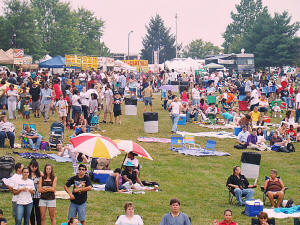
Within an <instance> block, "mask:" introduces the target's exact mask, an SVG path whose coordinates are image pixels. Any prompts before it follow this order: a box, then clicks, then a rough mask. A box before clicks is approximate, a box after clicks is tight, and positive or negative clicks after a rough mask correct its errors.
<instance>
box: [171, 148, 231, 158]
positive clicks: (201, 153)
mask: <svg viewBox="0 0 300 225" xmlns="http://www.w3.org/2000/svg"><path fill="white" fill-rule="evenodd" d="M171 150H172V151H174V152H178V153H181V154H184V155H191V156H230V154H229V153H227V152H217V151H208V150H205V149H201V148H190V149H188V148H171Z"/></svg>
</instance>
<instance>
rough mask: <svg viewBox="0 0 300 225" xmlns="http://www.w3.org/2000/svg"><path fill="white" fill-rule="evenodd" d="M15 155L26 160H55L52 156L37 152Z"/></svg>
mask: <svg viewBox="0 0 300 225" xmlns="http://www.w3.org/2000/svg"><path fill="white" fill-rule="evenodd" d="M14 154H17V155H19V156H21V157H22V158H25V159H32V158H35V159H52V160H54V158H52V157H51V156H50V155H48V154H41V153H37V152H22V153H20V152H14Z"/></svg>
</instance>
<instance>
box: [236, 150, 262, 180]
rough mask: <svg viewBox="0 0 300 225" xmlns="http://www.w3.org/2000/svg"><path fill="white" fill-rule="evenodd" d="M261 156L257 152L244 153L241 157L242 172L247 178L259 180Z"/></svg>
mask: <svg viewBox="0 0 300 225" xmlns="http://www.w3.org/2000/svg"><path fill="white" fill-rule="evenodd" d="M260 160H261V154H259V153H256V152H243V153H242V157H241V163H242V166H241V170H242V174H243V175H244V176H245V177H246V178H255V179H256V178H258V175H259V165H260Z"/></svg>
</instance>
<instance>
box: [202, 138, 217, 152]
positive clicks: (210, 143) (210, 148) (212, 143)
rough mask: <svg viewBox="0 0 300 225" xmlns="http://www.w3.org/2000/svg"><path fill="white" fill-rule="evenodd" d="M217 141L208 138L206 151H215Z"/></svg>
mask: <svg viewBox="0 0 300 225" xmlns="http://www.w3.org/2000/svg"><path fill="white" fill-rule="evenodd" d="M216 144H217V142H216V141H215V140H207V141H206V144H205V147H204V149H205V151H215V147H216Z"/></svg>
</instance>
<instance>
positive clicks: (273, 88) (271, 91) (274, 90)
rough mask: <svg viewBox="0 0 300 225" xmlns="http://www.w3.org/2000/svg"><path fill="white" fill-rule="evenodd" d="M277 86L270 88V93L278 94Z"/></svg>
mask: <svg viewBox="0 0 300 225" xmlns="http://www.w3.org/2000/svg"><path fill="white" fill-rule="evenodd" d="M276 89H277V88H276V85H272V86H270V93H275V92H276Z"/></svg>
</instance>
